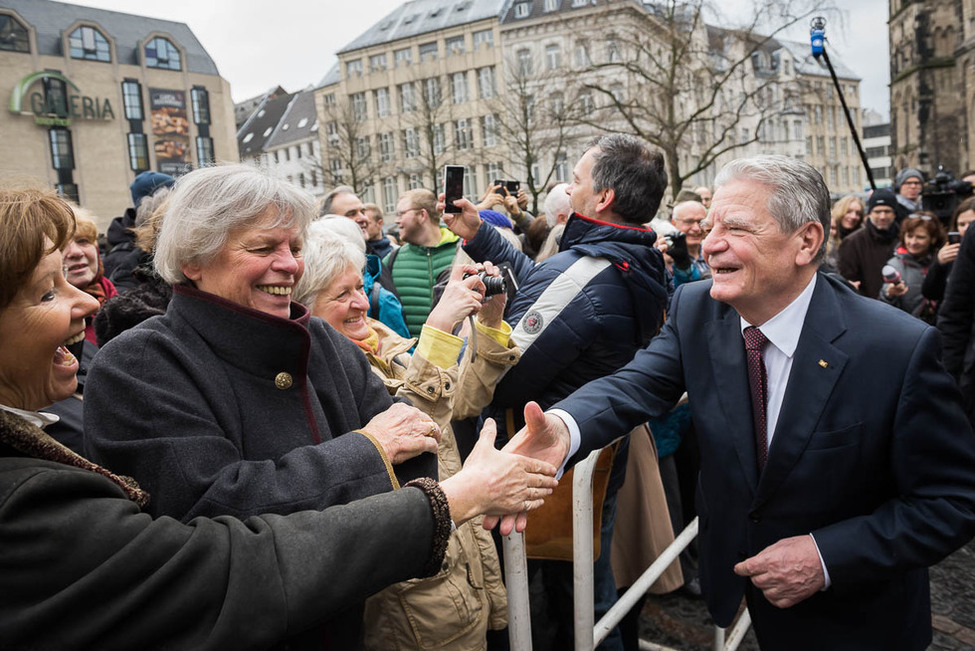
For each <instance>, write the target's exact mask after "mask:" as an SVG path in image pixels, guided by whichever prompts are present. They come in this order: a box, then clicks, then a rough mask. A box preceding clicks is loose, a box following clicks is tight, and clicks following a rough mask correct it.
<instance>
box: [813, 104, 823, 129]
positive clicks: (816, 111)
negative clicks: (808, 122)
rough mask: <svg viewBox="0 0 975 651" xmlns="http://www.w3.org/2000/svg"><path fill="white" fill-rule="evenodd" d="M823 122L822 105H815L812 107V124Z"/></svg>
mask: <svg viewBox="0 0 975 651" xmlns="http://www.w3.org/2000/svg"><path fill="white" fill-rule="evenodd" d="M822 123H823V107H822V106H819V105H816V106H814V107H813V124H822Z"/></svg>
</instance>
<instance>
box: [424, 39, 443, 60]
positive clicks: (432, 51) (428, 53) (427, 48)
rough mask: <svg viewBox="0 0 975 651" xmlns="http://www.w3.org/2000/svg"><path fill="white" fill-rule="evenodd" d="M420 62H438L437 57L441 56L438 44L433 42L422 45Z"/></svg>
mask: <svg viewBox="0 0 975 651" xmlns="http://www.w3.org/2000/svg"><path fill="white" fill-rule="evenodd" d="M419 50H420V61H436V59H437V57H438V56H440V52H439V49H438V48H437V42H436V41H432V42H430V43H421V44H420V47H419Z"/></svg>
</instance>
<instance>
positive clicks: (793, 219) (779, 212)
mask: <svg viewBox="0 0 975 651" xmlns="http://www.w3.org/2000/svg"><path fill="white" fill-rule="evenodd" d="M732 181H754V182H756V183H761V184H762V185H764V186H766V187H767V188H768V189H769V199H768V206H767V208H768V211H769V214H770V215H772V218H773V219H775V221H776V223H778V225H779V230H781V231H782V232H783V233H795V232H796V231H797V230H799V229H800V228H802V227H803V226H804V225H805V224H808V223H811V222H819V223H820V225H821V226H822V227H823V245H822V247H820V249H819V253H818V254H817V256H816V260H815V261H816V262H817V263H819V264H822V262H823V261H824V260H825V259H826V243H827V241H828V240H829V224H830V204H829V189H828V188H827V187H826V182H825V181H824V180H823V177H822V175H820V173H819V172H817V171H816V168H814V167H813V166H812V165H810V164H809V163H806V162H805V161H801V160H799V159H798V158H790V157H789V156H780V155H774V156H772V155H770V156H755V157H754V158H739V159H738V160H733V161H731V162H730V163H728V164H727V165H725V166H724V167H723V168H721V171H720V172H718V177H717V178H716V179H715V180H714V188H715V190H717V189H718V188H720V187H721V186H723V185H726V184H728V183H731V182H732Z"/></svg>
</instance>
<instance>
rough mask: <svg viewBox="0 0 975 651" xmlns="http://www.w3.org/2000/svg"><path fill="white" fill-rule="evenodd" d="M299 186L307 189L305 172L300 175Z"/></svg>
mask: <svg viewBox="0 0 975 651" xmlns="http://www.w3.org/2000/svg"><path fill="white" fill-rule="evenodd" d="M298 185H300V186H301V187H302V188H304V187H305V173H304V172H299V173H298Z"/></svg>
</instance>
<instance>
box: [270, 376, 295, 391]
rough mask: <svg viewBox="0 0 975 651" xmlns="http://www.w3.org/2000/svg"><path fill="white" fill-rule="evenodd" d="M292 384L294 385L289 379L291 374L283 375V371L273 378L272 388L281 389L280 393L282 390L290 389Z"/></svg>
mask: <svg viewBox="0 0 975 651" xmlns="http://www.w3.org/2000/svg"><path fill="white" fill-rule="evenodd" d="M292 384H294V380H293V379H291V373H285V372H284V371H281V372H280V373H278V374H277V375H275V376H274V386H276V387H277V388H279V389H281V390H282V391H283V390H284V389H290V388H291V385H292Z"/></svg>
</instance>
